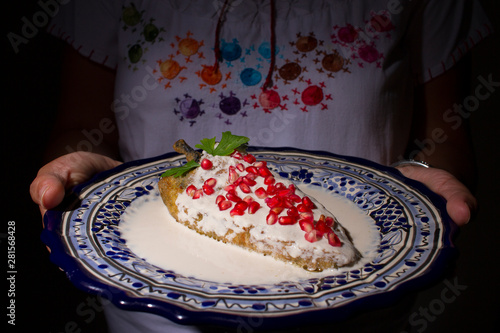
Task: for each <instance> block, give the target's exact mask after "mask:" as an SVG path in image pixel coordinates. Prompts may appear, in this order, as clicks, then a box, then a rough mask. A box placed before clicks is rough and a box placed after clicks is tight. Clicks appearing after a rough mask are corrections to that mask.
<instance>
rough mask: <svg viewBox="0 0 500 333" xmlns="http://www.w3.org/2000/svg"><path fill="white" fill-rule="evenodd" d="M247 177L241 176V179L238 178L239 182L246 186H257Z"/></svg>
mask: <svg viewBox="0 0 500 333" xmlns="http://www.w3.org/2000/svg"><path fill="white" fill-rule="evenodd" d="M248 176H249V175H246V176H243V177H240V178H241V181H242V182H243V183H245V184H247V185H248V186H255V185H257V182H256V181H255V180H253V179H250V178H249V177H248Z"/></svg>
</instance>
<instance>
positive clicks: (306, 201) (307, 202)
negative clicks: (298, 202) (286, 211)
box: [302, 197, 316, 209]
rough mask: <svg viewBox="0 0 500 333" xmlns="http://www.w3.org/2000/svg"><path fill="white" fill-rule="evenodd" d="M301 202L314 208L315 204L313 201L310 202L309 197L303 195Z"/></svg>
mask: <svg viewBox="0 0 500 333" xmlns="http://www.w3.org/2000/svg"><path fill="white" fill-rule="evenodd" d="M302 203H303V204H304V205H305V206H306V207H307V208H309V209H314V208H316V205H314V202H312V200H311V198H309V197H303V198H302Z"/></svg>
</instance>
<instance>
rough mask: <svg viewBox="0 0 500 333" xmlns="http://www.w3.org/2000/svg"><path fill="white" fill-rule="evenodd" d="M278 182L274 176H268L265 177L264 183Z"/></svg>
mask: <svg viewBox="0 0 500 333" xmlns="http://www.w3.org/2000/svg"><path fill="white" fill-rule="evenodd" d="M275 182H276V179H274V177H273V176H267V177H266V178H265V179H264V184H266V185H272V184H274V183H275Z"/></svg>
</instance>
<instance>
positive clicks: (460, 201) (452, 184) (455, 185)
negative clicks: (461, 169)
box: [397, 165, 477, 226]
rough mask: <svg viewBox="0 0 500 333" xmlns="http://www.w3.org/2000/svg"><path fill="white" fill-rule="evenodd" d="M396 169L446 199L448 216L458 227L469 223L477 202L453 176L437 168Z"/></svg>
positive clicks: (404, 167) (409, 167)
mask: <svg viewBox="0 0 500 333" xmlns="http://www.w3.org/2000/svg"><path fill="white" fill-rule="evenodd" d="M397 169H398V170H399V171H400V172H401V173H402V174H403V175H405V176H406V177H408V178H411V179H414V180H417V181H419V182H421V183H423V184H424V185H426V186H427V187H428V188H429V189H430V190H431V191H433V192H435V193H437V194H439V195H441V196H442V197H443V198H444V199H446V201H447V203H446V210H447V212H448V215H449V216H450V217H451V219H452V220H453V221H454V222H455V223H456V224H457V225H458V226H463V225H465V224H467V223H469V221H470V219H471V217H472V215H473V214H474V212H475V210H476V209H477V201H476V198H475V197H474V196H473V195H472V193H471V192H470V191H469V189H468V188H467V187H466V186H465V185H464V184H462V183H461V182H460V181H459V180H458V179H457V178H456V177H455V176H453V175H452V174H451V173H449V172H447V171H445V170H442V169H437V168H424V167H420V166H412V165H405V166H399V167H397Z"/></svg>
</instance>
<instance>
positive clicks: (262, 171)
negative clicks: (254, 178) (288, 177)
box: [257, 166, 272, 178]
mask: <svg viewBox="0 0 500 333" xmlns="http://www.w3.org/2000/svg"><path fill="white" fill-rule="evenodd" d="M257 170H258V171H259V175H260V176H261V177H264V178H266V177H269V176H272V173H271V171H269V169H268V168H267V167H266V166H262V167H260V168H257Z"/></svg>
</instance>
